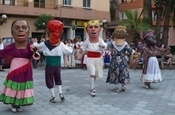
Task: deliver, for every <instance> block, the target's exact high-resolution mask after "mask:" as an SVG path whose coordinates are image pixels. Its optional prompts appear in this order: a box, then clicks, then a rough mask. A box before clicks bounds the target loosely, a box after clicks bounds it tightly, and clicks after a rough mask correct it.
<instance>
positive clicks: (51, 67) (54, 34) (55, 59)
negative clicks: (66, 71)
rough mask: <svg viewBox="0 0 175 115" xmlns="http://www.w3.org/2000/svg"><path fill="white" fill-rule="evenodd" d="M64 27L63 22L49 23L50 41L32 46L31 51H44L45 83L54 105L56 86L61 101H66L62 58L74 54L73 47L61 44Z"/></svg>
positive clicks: (52, 21) (54, 21)
mask: <svg viewBox="0 0 175 115" xmlns="http://www.w3.org/2000/svg"><path fill="white" fill-rule="evenodd" d="M63 27H64V25H63V23H62V22H61V21H59V20H50V21H49V22H48V23H47V29H48V35H49V40H47V41H45V42H42V43H39V44H34V45H32V46H31V49H35V48H37V49H38V50H39V51H42V52H43V55H44V56H45V61H46V67H45V82H46V86H47V88H48V89H49V91H50V93H51V99H50V102H52V103H55V102H56V99H55V97H56V96H55V91H54V86H56V88H58V91H59V97H60V99H61V101H64V100H65V98H64V95H63V93H62V80H61V56H63V54H71V53H72V52H73V48H72V47H69V46H67V45H65V44H64V43H63V42H61V35H62V33H63Z"/></svg>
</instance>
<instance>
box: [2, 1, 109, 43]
mask: <svg viewBox="0 0 175 115" xmlns="http://www.w3.org/2000/svg"><path fill="white" fill-rule="evenodd" d="M104 4H105V5H104ZM3 14H6V15H7V17H8V19H7V23H3V24H2V25H0V34H1V36H2V37H10V36H11V31H10V28H11V23H12V22H13V21H14V20H17V19H24V20H27V21H28V22H29V24H30V27H31V35H30V36H31V37H37V38H38V39H40V38H41V37H42V35H43V31H36V28H35V26H34V21H35V20H36V19H37V18H38V16H39V15H41V14H48V15H51V16H53V17H55V18H56V19H61V20H62V21H63V23H64V25H65V27H64V34H63V36H62V38H63V39H68V38H70V39H74V38H75V37H79V38H81V39H82V40H84V39H85V38H86V37H87V34H86V32H85V30H84V23H85V22H87V21H88V20H90V19H99V20H103V19H105V20H107V21H110V12H109V0H0V16H1V15H3ZM103 35H104V34H103V30H102V32H101V37H103Z"/></svg>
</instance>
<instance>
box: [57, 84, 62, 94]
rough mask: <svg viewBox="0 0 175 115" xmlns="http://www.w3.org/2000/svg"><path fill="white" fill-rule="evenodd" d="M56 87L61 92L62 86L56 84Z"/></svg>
mask: <svg viewBox="0 0 175 115" xmlns="http://www.w3.org/2000/svg"><path fill="white" fill-rule="evenodd" d="M56 87H57V88H58V91H59V93H63V92H62V86H61V85H56Z"/></svg>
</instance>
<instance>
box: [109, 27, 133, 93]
mask: <svg viewBox="0 0 175 115" xmlns="http://www.w3.org/2000/svg"><path fill="white" fill-rule="evenodd" d="M127 35H128V33H127V31H126V27H125V26H121V25H118V26H116V28H115V31H114V33H113V36H114V41H112V42H111V43H109V44H108V47H109V49H110V50H111V62H110V66H109V70H108V77H107V80H106V83H110V84H114V85H115V88H114V89H113V90H114V91H117V92H119V91H124V90H125V85H126V84H127V83H128V82H129V80H130V77H129V71H128V62H127V60H126V56H128V55H131V53H132V48H131V47H130V46H129V45H128V43H127V42H126V41H125V39H126V37H127Z"/></svg>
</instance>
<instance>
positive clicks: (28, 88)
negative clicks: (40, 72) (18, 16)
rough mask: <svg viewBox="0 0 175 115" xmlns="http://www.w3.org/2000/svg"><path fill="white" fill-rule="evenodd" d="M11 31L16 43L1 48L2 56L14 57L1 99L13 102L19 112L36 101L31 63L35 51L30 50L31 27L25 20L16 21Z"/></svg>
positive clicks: (8, 102) (14, 110) (14, 108)
mask: <svg viewBox="0 0 175 115" xmlns="http://www.w3.org/2000/svg"><path fill="white" fill-rule="evenodd" d="M11 33H12V36H13V38H14V41H15V43H12V44H10V45H8V46H7V47H5V48H4V49H3V50H0V58H5V57H8V56H11V57H12V62H11V65H10V69H9V72H8V74H7V77H6V79H5V81H4V88H3V90H2V92H1V95H0V101H1V102H3V103H5V104H11V105H12V108H11V110H12V111H13V112H17V111H22V108H21V106H26V105H31V104H33V103H34V92H33V87H34V85H33V73H32V63H31V59H32V56H33V51H31V50H30V44H29V43H28V36H29V33H30V27H29V24H28V23H27V22H26V21H25V20H16V21H14V22H13V23H12V25H11ZM38 56H39V55H38ZM38 59H39V58H38Z"/></svg>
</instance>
